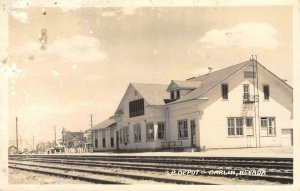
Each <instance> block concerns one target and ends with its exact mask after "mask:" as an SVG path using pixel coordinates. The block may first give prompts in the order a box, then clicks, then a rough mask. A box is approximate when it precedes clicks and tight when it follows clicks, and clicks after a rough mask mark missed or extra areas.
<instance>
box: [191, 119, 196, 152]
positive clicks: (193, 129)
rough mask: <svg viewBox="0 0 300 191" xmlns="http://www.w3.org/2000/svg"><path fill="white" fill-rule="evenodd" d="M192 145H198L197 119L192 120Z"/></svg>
mask: <svg viewBox="0 0 300 191" xmlns="http://www.w3.org/2000/svg"><path fill="white" fill-rule="evenodd" d="M191 146H192V147H196V124H195V120H191Z"/></svg>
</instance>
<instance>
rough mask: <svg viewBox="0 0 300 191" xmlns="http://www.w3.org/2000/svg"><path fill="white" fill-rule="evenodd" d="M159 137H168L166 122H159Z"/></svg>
mask: <svg viewBox="0 0 300 191" xmlns="http://www.w3.org/2000/svg"><path fill="white" fill-rule="evenodd" d="M157 138H158V139H165V138H166V125H165V123H157Z"/></svg>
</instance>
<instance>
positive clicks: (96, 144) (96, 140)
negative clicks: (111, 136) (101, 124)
mask: <svg viewBox="0 0 300 191" xmlns="http://www.w3.org/2000/svg"><path fill="white" fill-rule="evenodd" d="M95 147H96V148H98V139H95Z"/></svg>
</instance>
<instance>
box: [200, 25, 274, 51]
mask: <svg viewBox="0 0 300 191" xmlns="http://www.w3.org/2000/svg"><path fill="white" fill-rule="evenodd" d="M276 35H277V31H276V29H275V28H274V27H273V26H272V25H270V24H267V23H263V22H260V23H257V22H248V23H240V24H238V25H235V26H234V27H232V28H230V29H222V30H219V29H213V30H210V31H208V32H206V33H205V35H204V36H203V37H201V38H200V39H199V41H198V42H199V43H201V44H203V45H205V46H206V47H208V48H222V47H240V48H257V47H259V48H265V49H275V48H277V47H278V41H277V39H276Z"/></svg>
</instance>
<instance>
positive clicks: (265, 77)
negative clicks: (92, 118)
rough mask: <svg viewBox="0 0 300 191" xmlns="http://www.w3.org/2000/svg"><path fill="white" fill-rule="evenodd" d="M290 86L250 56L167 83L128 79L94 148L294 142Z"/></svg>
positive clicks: (96, 134) (98, 131)
mask: <svg viewBox="0 0 300 191" xmlns="http://www.w3.org/2000/svg"><path fill="white" fill-rule="evenodd" d="M292 122H293V88H292V87H291V86H290V85H288V84H287V83H286V82H285V81H284V80H282V79H280V78H279V77H278V76H276V75H275V74H273V73H272V72H271V71H270V70H268V69H266V68H265V67H264V66H263V65H262V64H260V63H258V62H257V61H256V60H254V59H250V60H248V61H245V62H242V63H240V64H236V65H232V66H230V67H226V68H223V69H220V70H217V71H213V72H212V71H210V72H209V73H207V74H205V75H201V76H198V77H193V78H190V79H187V80H185V81H177V80H172V81H171V82H170V84H165V85H164V84H138V83H131V84H129V86H128V88H127V90H126V92H125V94H124V96H123V98H122V100H121V101H120V104H119V106H118V107H117V109H116V111H115V113H114V115H113V116H111V117H110V118H109V119H107V120H105V121H103V122H101V123H99V124H98V125H95V126H94V127H92V128H91V129H90V130H91V131H92V140H93V150H94V151H114V150H116V151H147V150H149V151H150V150H164V149H173V148H177V149H189V148H193V149H198V150H199V149H203V148H208V149H209V148H239V147H266V146H285V145H292V144H293V127H292V125H293V124H292Z"/></svg>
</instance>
